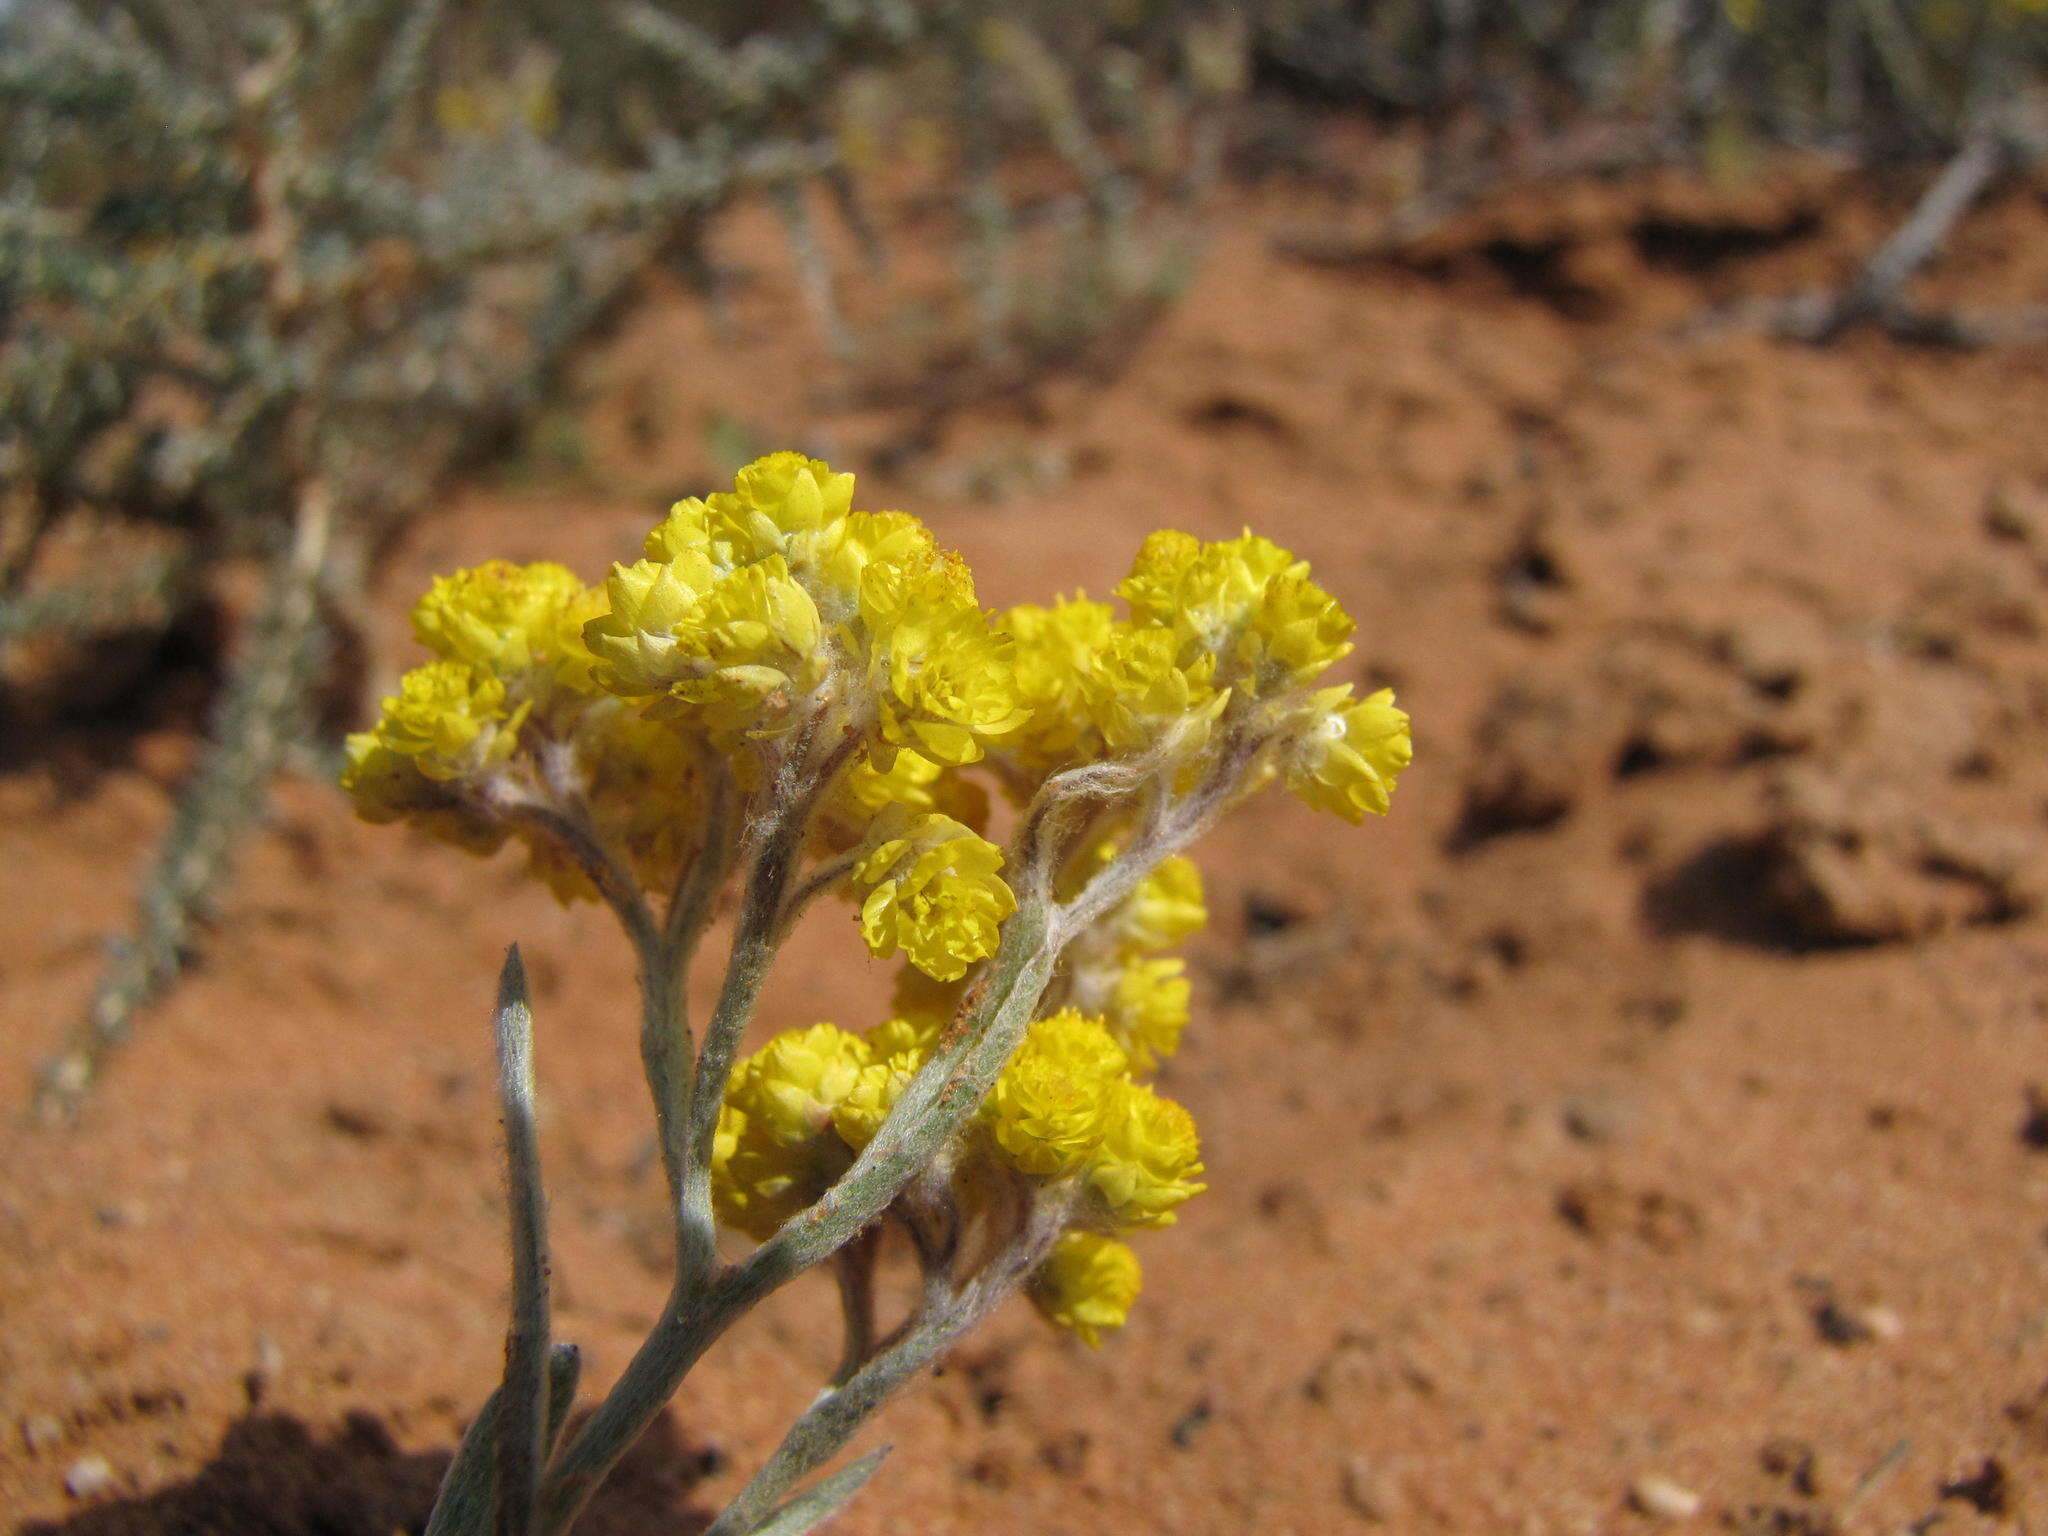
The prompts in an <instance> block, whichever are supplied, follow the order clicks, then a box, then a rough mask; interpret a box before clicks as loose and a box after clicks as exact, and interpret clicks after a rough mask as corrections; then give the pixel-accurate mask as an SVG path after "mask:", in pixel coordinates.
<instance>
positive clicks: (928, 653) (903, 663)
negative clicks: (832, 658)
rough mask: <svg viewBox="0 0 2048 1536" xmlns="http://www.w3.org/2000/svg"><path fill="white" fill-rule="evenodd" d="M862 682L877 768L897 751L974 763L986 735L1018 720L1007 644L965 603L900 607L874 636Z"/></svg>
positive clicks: (950, 762)
mask: <svg viewBox="0 0 2048 1536" xmlns="http://www.w3.org/2000/svg"><path fill="white" fill-rule="evenodd" d="M869 678H870V680H871V682H872V684H873V687H874V691H875V696H876V700H875V701H876V704H877V706H878V708H879V711H880V726H881V738H882V739H881V743H880V744H879V746H878V747H877V750H876V753H875V756H876V761H877V764H878V766H881V767H883V768H884V769H886V768H887V767H888V765H889V761H890V759H891V757H892V756H893V753H894V750H895V749H896V748H899V747H908V748H910V749H911V750H912V751H915V752H917V753H920V754H921V755H923V756H925V757H928V758H930V759H931V760H932V761H933V762H935V763H940V764H943V765H947V766H951V765H956V764H960V763H972V762H976V761H979V759H980V758H981V755H982V743H983V741H984V740H985V739H986V738H988V737H991V736H1001V735H1003V734H1005V733H1006V732H1008V731H1011V730H1014V729H1015V728H1016V727H1017V726H1018V725H1019V724H1021V723H1022V722H1023V720H1024V711H1023V710H1022V709H1020V708H1019V707H1018V705H1017V694H1016V686H1015V682H1014V679H1013V678H1012V677H1011V675H1010V665H1009V652H1008V642H1006V641H1005V640H1004V639H1003V638H1002V637H1001V636H999V635H997V634H996V633H995V632H994V631H993V630H991V629H990V628H989V626H988V621H987V620H986V619H984V618H983V617H982V615H981V612H980V610H978V609H976V608H974V607H973V606H972V605H971V604H969V605H958V606H947V605H944V604H937V605H933V606H929V607H926V606H912V607H910V608H908V609H907V610H906V611H905V612H904V613H903V614H902V615H901V617H900V618H898V619H897V620H895V621H894V622H892V623H890V624H888V625H886V626H885V627H883V628H882V629H881V630H880V632H879V633H878V634H877V635H876V636H875V643H874V652H873V659H872V661H871V664H870V667H869Z"/></svg>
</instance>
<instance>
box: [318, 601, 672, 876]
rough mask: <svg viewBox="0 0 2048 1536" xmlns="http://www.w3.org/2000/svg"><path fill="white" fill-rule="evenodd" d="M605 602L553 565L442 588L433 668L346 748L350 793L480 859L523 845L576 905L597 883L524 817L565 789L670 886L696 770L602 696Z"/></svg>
mask: <svg viewBox="0 0 2048 1536" xmlns="http://www.w3.org/2000/svg"><path fill="white" fill-rule="evenodd" d="M602 606H603V593H602V592H599V591H597V590H595V589H593V588H587V587H585V586H584V585H583V583H582V582H580V581H578V580H577V579H576V577H575V576H574V575H573V574H572V573H571V572H569V571H567V570H565V569H564V568H563V567H561V566H559V565H554V564H551V563H548V562H545V561H543V562H540V563H538V564H534V565H524V566H522V565H514V564H513V563H511V562H510V561H507V560H492V561H487V562H486V563H485V564H483V565H480V566H476V567H474V568H472V569H470V570H465V571H458V572H456V573H455V574H454V575H452V576H444V577H441V578H440V579H439V580H437V581H435V583H434V584H433V586H432V588H431V589H429V591H428V592H427V594H426V596H425V597H423V598H421V599H420V601H419V603H418V605H417V606H416V607H415V608H414V609H413V616H412V624H413V634H414V635H415V637H417V638H418V640H419V641H420V643H421V644H422V645H424V646H425V647H426V648H427V649H428V650H429V651H431V652H432V653H433V654H434V657H435V659H434V660H433V661H430V662H428V663H426V664H425V665H424V666H420V667H415V668H414V669H413V670H412V671H410V672H407V673H406V674H405V675H404V676H403V677H402V678H400V679H399V684H398V692H397V693H395V694H394V695H392V696H391V697H390V698H387V699H386V700H385V701H384V706H383V709H382V711H381V713H380V715H379V717H378V720H377V723H376V725H375V726H374V727H373V728H372V729H370V730H367V731H361V732H358V733H356V734H355V735H352V736H350V737H349V739H348V752H347V762H346V766H345V767H344V769H343V772H342V780H341V782H342V787H343V788H344V789H345V790H347V791H348V793H349V795H350V797H351V798H352V799H353V800H354V802H355V806H356V810H357V812H358V814H360V815H361V816H363V817H364V818H365V819H366V820H369V821H373V822H386V821H398V820H405V821H409V822H412V823H413V824H414V825H416V826H418V827H420V828H421V829H422V830H424V831H426V832H427V833H428V834H430V835H432V836H435V837H438V838H440V839H442V840H444V841H447V842H451V843H453V844H455V845H456V846H458V847H461V848H465V849H469V850H471V851H473V852H481V853H488V852H491V851H493V850H495V849H496V848H498V847H499V846H500V845H502V844H503V843H504V841H505V840H506V839H507V838H508V837H511V836H515V835H516V836H517V837H519V838H520V839H521V840H522V841H523V842H525V843H526V845H527V847H528V850H529V853H530V856H531V860H532V866H533V870H534V873H535V874H536V875H538V876H539V877H540V878H541V879H543V880H545V881H546V882H547V883H548V885H549V886H551V887H552V888H553V889H554V890H555V892H556V894H557V895H559V896H561V897H562V899H563V900H565V901H566V900H569V899H572V898H574V897H587V896H591V895H594V894H595V893H594V892H593V891H592V889H591V886H590V881H589V877H588V876H587V875H586V874H585V873H584V871H583V870H582V868H581V867H580V866H579V865H578V864H576V863H575V862H574V861H573V860H572V859H570V858H569V857H568V855H567V854H566V853H565V851H564V850H563V849H562V847H561V846H560V844H559V843H558V842H557V841H555V840H554V839H552V838H551V837H549V836H548V835H546V834H545V833H544V832H543V831H541V830H540V829H539V828H538V826H537V825H536V824H535V823H534V822H533V821H531V820H529V819H527V818H525V817H524V816H522V814H521V813H522V811H524V810H526V809H529V808H531V807H533V806H535V805H539V804H544V803H548V802H551V801H554V800H556V799H558V798H559V797H560V793H561V790H562V786H563V785H564V784H567V785H568V786H570V787H571V788H572V789H573V791H574V793H575V794H576V795H577V796H578V797H579V798H580V800H581V802H582V803H583V805H584V806H585V807H586V809H587V811H588V813H589V815H590V818H591V820H592V821H593V822H594V823H595V825H596V826H597V828H598V830H599V832H600V834H601V835H603V836H604V837H606V838H607V839H608V840H609V841H610V842H611V843H612V844H613V845H614V846H615V847H617V848H618V849H620V850H621V852H622V853H623V855H624V857H625V860H626V862H627V863H628V865H629V866H630V867H631V868H632V869H633V870H634V872H635V873H636V874H637V875H638V877H639V878H640V879H641V880H642V881H644V882H645V883H646V884H647V885H648V886H649V887H657V886H662V885H665V884H666V883H668V882H669V881H671V880H673V879H674V877H675V873H676V871H677V869H678V868H679V867H680V864H681V861H682V859H683V858H684V856H685V854H686V853H687V851H688V849H689V847H690V846H691V843H692V840H693V839H694V837H695V836H696V833H697V819H698V814H699V797H698V792H697V782H696V772H695V768H694V765H693V763H692V761H691V758H690V754H689V751H688V748H687V744H686V743H685V742H684V741H682V740H681V739H679V738H678V737H677V736H676V735H675V734H674V733H673V732H670V731H666V730H663V729H660V728H659V727H658V726H655V725H653V724H651V723H649V722H647V721H644V720H641V719H639V718H637V717H636V716H635V715H634V714H633V713H632V712H631V711H630V710H629V709H628V708H627V707H626V706H625V705H624V704H622V703H621V702H620V701H619V700H618V699H616V698H614V697H612V696H611V695H610V694H608V693H605V692H603V691H602V690H600V689H599V688H598V687H597V686H596V683H595V681H594V679H593V676H592V657H591V655H590V652H589V651H588V650H587V649H586V648H585V647H584V644H583V639H582V630H583V626H584V624H585V623H586V622H587V621H588V620H589V618H590V616H591V615H592V614H593V613H595V612H597V611H599V610H600V609H601V608H602Z"/></svg>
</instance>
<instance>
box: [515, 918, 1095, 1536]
mask: <svg viewBox="0 0 2048 1536" xmlns="http://www.w3.org/2000/svg"><path fill="white" fill-rule="evenodd" d="M1044 938H1045V906H1044V903H1043V900H1042V899H1033V900H1030V901H1027V902H1026V904H1025V905H1024V906H1022V907H1020V908H1019V910H1018V911H1017V913H1016V914H1015V915H1013V916H1012V917H1011V919H1010V920H1009V922H1008V923H1006V924H1004V935H1003V946H1002V948H1001V949H999V950H998V951H997V953H996V956H995V959H994V960H993V961H992V962H991V965H990V971H989V974H988V976H987V977H986V978H984V981H983V983H982V985H981V986H980V987H979V988H978V989H977V990H978V996H976V997H975V999H974V1003H973V1006H971V1007H970V1008H969V1009H968V1011H967V1014H966V1016H965V1017H964V1018H963V1019H962V1020H961V1021H959V1022H958V1023H956V1024H955V1025H954V1027H953V1031H952V1034H951V1036H950V1037H949V1039H948V1041H947V1043H946V1044H945V1045H944V1046H943V1047H942V1048H941V1049H940V1051H939V1052H938V1053H937V1054H936V1055H935V1056H934V1057H933V1058H932V1060H931V1061H930V1062H929V1063H927V1064H926V1066H925V1067H924V1068H923V1069H922V1070H921V1071H920V1072H919V1073H918V1075H917V1076H916V1077H914V1078H913V1079H911V1081H910V1084H909V1086H908V1087H906V1088H905V1089H904V1093H903V1098H902V1100H901V1101H900V1102H899V1103H898V1104H897V1105H896V1107H895V1109H894V1110H892V1111H891V1112H890V1115H889V1118H888V1119H887V1120H885V1121H884V1122H883V1123H882V1128H881V1130H880V1132H879V1133H878V1134H877V1135H876V1137H875V1139H874V1141H872V1142H871V1143H869V1145H868V1147H867V1149H866V1150H865V1151H863V1152H862V1153H861V1154H860V1156H859V1157H857V1158H855V1159H854V1163H853V1166H852V1167H851V1168H850V1169H848V1170H847V1172H846V1173H845V1174H844V1175H842V1176H841V1178H840V1179H839V1181H838V1182H837V1183H836V1184H834V1185H833V1186H832V1188H831V1189H829V1190H827V1191H826V1192H825V1194H824V1196H823V1197H822V1198H820V1199H819V1201H818V1202H817V1203H816V1204H815V1205H813V1206H811V1207H810V1208H809V1209H808V1210H805V1211H801V1212H799V1213H798V1214H797V1215H795V1216H793V1217H791V1218H790V1220H789V1221H788V1222H786V1223H784V1225H783V1227H782V1229H781V1230H780V1231H779V1232H777V1233H776V1234H775V1236H774V1237H772V1238H770V1239H769V1240H768V1241H767V1242H766V1243H763V1244H762V1245H761V1246H760V1247H759V1248H756V1249H755V1250H754V1252H753V1253H752V1254H750V1255H749V1256H748V1257H747V1258H746V1259H744V1260H743V1261H741V1262H740V1263H738V1264H735V1265H733V1266H732V1267H730V1268H729V1269H726V1270H723V1271H720V1272H713V1271H711V1270H708V1269H707V1270H706V1271H705V1272H704V1273H705V1274H706V1275H708V1276H709V1277H710V1278H709V1279H708V1281H704V1282H702V1283H693V1282H692V1278H691V1276H690V1275H689V1273H688V1272H687V1271H685V1272H684V1273H682V1274H679V1275H678V1277H677V1282H676V1288H675V1290H674V1291H673V1292H672V1293H671V1295H670V1298H669V1303H668V1306H667V1307H666V1309H665V1310H664V1311H663V1314H662V1317H661V1320H660V1321H659V1322H657V1323H656V1324H655V1326H654V1329H653V1331H652V1332H651V1333H649V1334H648V1336H647V1338H646V1340H645V1342H643V1343H642V1344H641V1346H640V1348H639V1350H638V1352H636V1353H635V1354H634V1356H633V1358H632V1360H631V1361H630V1362H628V1364H627V1366H626V1369H625V1370H624V1371H623V1372H622V1373H621V1374H620V1376H619V1379H618V1381H617V1382H616V1383H615V1384H614V1385H613V1387H612V1390H611V1392H610V1393H609V1394H608V1395H607V1396H606V1398H605V1400H604V1401H603V1402H602V1403H600V1404H599V1405H598V1408H597V1411H596V1412H595V1413H594V1414H592V1415H591V1417H590V1419H589V1421H588V1422H587V1423H586V1424H585V1425H584V1426H583V1429H582V1431H581V1433H579V1434H578V1435H577V1436H576V1438H575V1439H574V1440H573V1441H572V1442H571V1443H570V1444H569V1446H568V1447H567V1449H565V1450H564V1451H563V1453H562V1455H561V1457H560V1458H559V1459H558V1461H557V1462H556V1464H555V1467H554V1470H553V1471H552V1472H551V1473H550V1474H549V1476H548V1478H547V1480H546V1483H545V1485H544V1486H543V1489H542V1518H541V1525H540V1529H541V1531H542V1532H544V1533H550V1536H552V1533H559V1532H561V1531H563V1530H566V1529H567V1528H568V1526H569V1524H570V1522H571V1521H573V1520H574V1519H575V1518H576V1515H577V1512H578V1511H579V1510H581V1509H582V1507H583V1505H584V1503H585V1502H586V1501H587V1500H588V1499H589V1497H590V1495H591V1494H592V1493H593V1492H594V1491H595V1490H596V1488H597V1485H598V1484H599V1483H600V1482H602V1481H603V1480H604V1477H605V1474H606V1473H607V1472H609V1471H610V1470H611V1468H612V1466H613V1464H614V1463H615V1462H617V1460H618V1458H619V1457H620V1456H621V1455H623V1454H624V1453H625V1450H626V1448H627V1447H628V1446H630V1445H631V1444H632V1443H633V1441H634V1440H636V1439H638V1438H639V1436H640V1433H641V1431H642V1430H644V1429H645V1428H646V1427H647V1425H648V1424H649V1423H650V1422H651V1421H652V1420H653V1418H654V1415H655V1414H656V1413H657V1412H658V1411H659V1410H660V1408H661V1406H662V1404H664V1403H666V1402H667V1401H668V1400H669V1398H670V1397H672V1396H673V1395H674V1394H675V1390H676V1388H677V1387H678V1386H679V1385H680V1384H681V1382H682V1379H683V1377H684V1376H685V1375H687V1374H688V1372H689V1370H690V1367H691V1366H693V1365H695V1364H696V1362H697V1361H698V1359H700V1358H701V1357H702V1355H703V1353H704V1351H705V1350H707V1349H709V1348H710V1347H711V1345H712V1344H713V1343H714V1342H715V1341H716V1340H717V1339H718V1337H719V1335H720V1334H722V1333H724V1331H725V1330H726V1329H727V1328H728V1327H730V1326H731V1324H732V1322H733V1320H734V1319H735V1318H737V1317H738V1316H739V1315H740V1314H742V1313H744V1312H745V1311H746V1310H747V1309H748V1308H749V1307H751V1306H753V1304H754V1303H755V1302H757V1301H759V1300H760V1299H761V1298H762V1297H763V1296H765V1295H767V1294H768V1293H769V1292H770V1291H772V1290H774V1289H775V1288H776V1287H777V1286H779V1285H781V1284H782V1283H783V1282H784V1281H786V1280H788V1279H790V1278H791V1277H792V1276H794V1275H797V1274H801V1273H802V1272H803V1271H804V1270H807V1269H809V1268H811V1267H812V1266H813V1265H816V1264H819V1263H821V1262H823V1261H824V1260H825V1259H827V1258H829V1257H831V1255H832V1254H833V1253H835V1252H836V1251H838V1250H839V1249H840V1248H841V1247H843V1246H845V1245H846V1244H847V1243H848V1242H851V1241H852V1240H853V1239H854V1238H855V1237H856V1236H858V1235H859V1234H860V1233H861V1232H862V1231H863V1230H864V1229H866V1228H867V1227H868V1226H869V1225H870V1224H872V1223H873V1222H874V1220H875V1219H876V1218H877V1217H878V1216H880V1215H881V1214H882V1212H883V1210H885V1209H886V1208H887V1207H888V1205H889V1202H890V1201H891V1200H893V1199H895V1198H896V1195H897V1194H898V1193H899V1192H900V1191H901V1190H902V1188H903V1186H904V1185H905V1184H906V1183H908V1182H909V1181H910V1179H911V1178H912V1176H914V1175H915V1174H916V1173H917V1171H918V1170H919V1169H920V1168H921V1167H923V1166H924V1165H925V1164H926V1163H928V1162H929V1161H930V1160H931V1158H932V1157H933V1156H935V1155H936V1154H937V1152H938V1150H939V1149H940V1148H941V1147H943V1146H944V1145H945V1144H946V1143H947V1142H948V1141H950V1140H951V1139H952V1137H953V1136H954V1135H956V1134H957V1133H958V1131H959V1129H960V1127H961V1126H962V1125H963V1124H964V1123H965V1122H966V1120H967V1117H968V1116H969V1115H971V1114H972V1113H973V1112H974V1110H975V1108H976V1106H978V1105H979V1104H980V1103H981V1101H982V1099H983V1098H984V1097H985V1096H986V1095H987V1092H988V1088H989V1084H991V1083H992V1082H994V1080H995V1077H996V1074H997V1073H998V1072H1000V1071H1001V1070H1002V1067H1003V1063H1004V1062H1006V1061H1008V1060H1009V1057H1010V1053H1011V1051H1013V1050H1014V1049H1015V1048H1016V1044H1017V1041H1018V1040H1019V1039H1021V1038H1022V1036H1023V1033H1024V1029H1025V1026H1026V1025H1027V1024H1028V1023H1029V1021H1030V1018H1031V1014H1032V1010H1033V1009H1034V1008H1035V1007H1036V1006H1037V1004H1038V999H1039V997H1040V996H1041V995H1042V994H1043V992H1044V990H1045V983H1046V978H1047V977H1048V976H1049V975H1050V974H1051V972H1052V966H1053V962H1054V960H1055V958H1056V956H1055V955H1054V953H1053V952H1052V951H1051V950H1049V949H1048V948H1047V947H1046V946H1045V944H1044ZM728 980H730V978H728ZM755 985H756V987H758V978H757V979H756V983H755ZM706 1048H707V1050H708V1049H709V1042H708V1040H707V1043H706ZM728 1065H729V1063H728ZM709 1089H710V1078H709V1077H708V1076H707V1075H706V1074H705V1073H704V1072H703V1070H702V1068H701V1066H700V1069H699V1075H698V1079H697V1093H698V1095H699V1103H700V1104H701V1103H702V1102H703V1101H704V1099H705V1097H707V1096H708V1095H709ZM720 1093H721V1094H722V1093H723V1085H722V1083H721V1086H720ZM712 1102H713V1103H716V1100H715V1099H713V1100H712ZM714 1123H715V1122H714ZM707 1161H708V1159H707ZM705 1200H706V1205H707V1208H708V1205H709V1191H708V1180H707V1187H706V1195H705ZM707 1214H708V1211H707Z"/></svg>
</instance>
